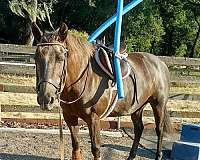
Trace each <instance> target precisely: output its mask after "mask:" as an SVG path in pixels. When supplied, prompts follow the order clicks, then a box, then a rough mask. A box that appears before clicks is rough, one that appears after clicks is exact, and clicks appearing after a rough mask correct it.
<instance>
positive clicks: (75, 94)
mask: <svg viewBox="0 0 200 160" xmlns="http://www.w3.org/2000/svg"><path fill="white" fill-rule="evenodd" d="M32 31H33V34H34V37H35V39H36V40H37V42H38V45H37V50H36V53H35V63H36V75H37V84H36V85H37V95H38V96H37V100H38V103H39V105H40V106H41V108H42V109H44V110H50V109H52V106H53V102H54V100H55V99H57V98H58V99H60V101H61V103H60V105H61V107H62V110H63V116H64V119H65V122H66V123H67V125H68V127H69V129H70V132H71V139H72V147H73V150H72V159H73V160H80V159H81V153H80V145H79V141H78V138H77V135H78V131H79V127H78V118H81V119H83V120H84V121H85V122H86V123H87V125H88V128H89V133H90V138H91V150H92V154H93V156H94V159H95V160H100V159H101V156H100V116H101V115H102V114H103V113H104V111H105V110H106V108H107V106H108V103H109V96H110V94H109V93H110V86H112V84H113V80H112V79H111V78H110V77H109V76H108V75H107V74H105V72H104V71H103V70H102V69H101V68H100V67H99V65H98V64H97V62H96V61H95V59H94V55H95V53H96V50H97V49H98V47H97V45H95V44H90V43H88V42H87V41H86V40H83V39H81V38H80V37H78V36H77V35H74V34H73V33H70V32H68V27H67V26H66V25H65V24H64V23H62V24H61V26H60V28H59V29H58V30H56V31H54V32H50V33H43V32H41V30H40V29H39V27H38V26H37V25H36V24H35V23H34V24H33V25H32ZM128 63H129V65H130V67H131V73H130V75H129V76H128V77H127V78H125V79H124V80H123V86H124V93H125V98H124V99H122V100H119V101H117V103H116V106H115V108H114V110H113V111H112V112H111V113H110V115H109V116H122V115H130V116H131V119H132V121H133V124H134V134H135V139H134V142H133V145H132V148H131V151H130V154H129V157H128V160H131V159H134V158H135V157H136V151H137V148H138V144H139V140H140V137H141V134H142V132H143V129H144V126H143V122H142V113H143V109H144V107H145V105H146V104H147V103H150V104H151V106H152V109H153V113H154V116H155V123H156V133H157V136H158V142H157V153H156V159H161V158H162V138H163V128H165V129H170V121H169V117H168V116H167V111H166V103H167V100H168V92H169V71H168V68H167V66H166V65H165V64H164V63H163V62H162V61H161V60H160V59H159V58H157V57H156V56H154V55H151V54H148V53H132V54H129V57H128ZM115 93H116V92H115ZM112 99H113V98H112Z"/></svg>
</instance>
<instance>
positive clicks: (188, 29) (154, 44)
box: [0, 0, 200, 57]
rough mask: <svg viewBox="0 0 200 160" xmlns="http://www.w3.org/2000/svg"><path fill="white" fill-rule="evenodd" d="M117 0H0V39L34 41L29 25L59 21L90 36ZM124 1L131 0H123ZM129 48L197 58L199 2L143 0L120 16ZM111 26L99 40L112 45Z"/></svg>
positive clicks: (51, 25) (47, 25)
mask: <svg viewBox="0 0 200 160" xmlns="http://www.w3.org/2000/svg"><path fill="white" fill-rule="evenodd" d="M114 1H116V0H10V1H9V0H1V1H0V43H15V44H26V45H32V44H33V37H32V33H31V27H30V26H31V23H32V22H34V21H36V22H37V24H38V25H39V26H40V27H41V28H43V29H44V30H53V28H57V27H58V26H59V24H60V22H61V21H64V22H65V23H67V25H68V26H69V28H70V29H76V30H78V31H80V32H82V33H84V32H86V33H88V34H89V35H90V34H91V33H92V32H94V31H95V30H96V28H97V27H99V26H100V25H101V24H102V23H103V22H105V20H107V19H108V18H109V17H110V16H111V15H113V14H114V12H115V7H116V6H115V3H114ZM124 1H125V2H124V3H125V4H127V3H128V2H130V1H132V0H124ZM122 33H123V36H122V37H123V39H124V40H125V41H126V43H127V45H128V49H129V51H145V52H150V53H153V54H156V55H167V56H185V57H200V38H199V34H200V0H144V1H143V2H142V3H141V4H140V5H138V6H137V7H136V8H134V9H133V10H131V11H130V12H129V13H128V14H126V15H125V16H124V18H123V31H122ZM113 35H114V25H112V26H111V27H109V28H108V29H107V30H106V31H105V32H104V33H103V34H102V35H101V37H100V38H102V37H103V36H105V37H106V43H107V44H112V43H113Z"/></svg>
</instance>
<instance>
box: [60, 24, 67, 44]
mask: <svg viewBox="0 0 200 160" xmlns="http://www.w3.org/2000/svg"><path fill="white" fill-rule="evenodd" d="M67 33H68V27H67V25H66V24H65V23H61V25H60V28H59V31H58V35H59V37H60V40H61V41H62V42H64V41H65V39H66V38H67Z"/></svg>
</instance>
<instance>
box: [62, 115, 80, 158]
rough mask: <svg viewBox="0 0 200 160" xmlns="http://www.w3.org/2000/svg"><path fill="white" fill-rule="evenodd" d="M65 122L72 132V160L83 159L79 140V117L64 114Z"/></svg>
mask: <svg viewBox="0 0 200 160" xmlns="http://www.w3.org/2000/svg"><path fill="white" fill-rule="evenodd" d="M63 116H64V119H65V122H66V123H67V126H68V127H69V130H70V133H71V140H72V148H73V149H72V160H81V159H82V158H81V152H80V145H79V141H78V132H79V127H78V117H74V116H68V115H65V114H63Z"/></svg>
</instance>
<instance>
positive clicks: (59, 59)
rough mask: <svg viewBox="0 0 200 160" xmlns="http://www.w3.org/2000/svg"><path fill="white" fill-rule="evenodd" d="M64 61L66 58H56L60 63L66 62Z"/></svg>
mask: <svg viewBox="0 0 200 160" xmlns="http://www.w3.org/2000/svg"><path fill="white" fill-rule="evenodd" d="M64 59H65V58H64V57H61V56H60V57H57V58H56V60H57V61H58V62H62V61H64Z"/></svg>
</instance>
